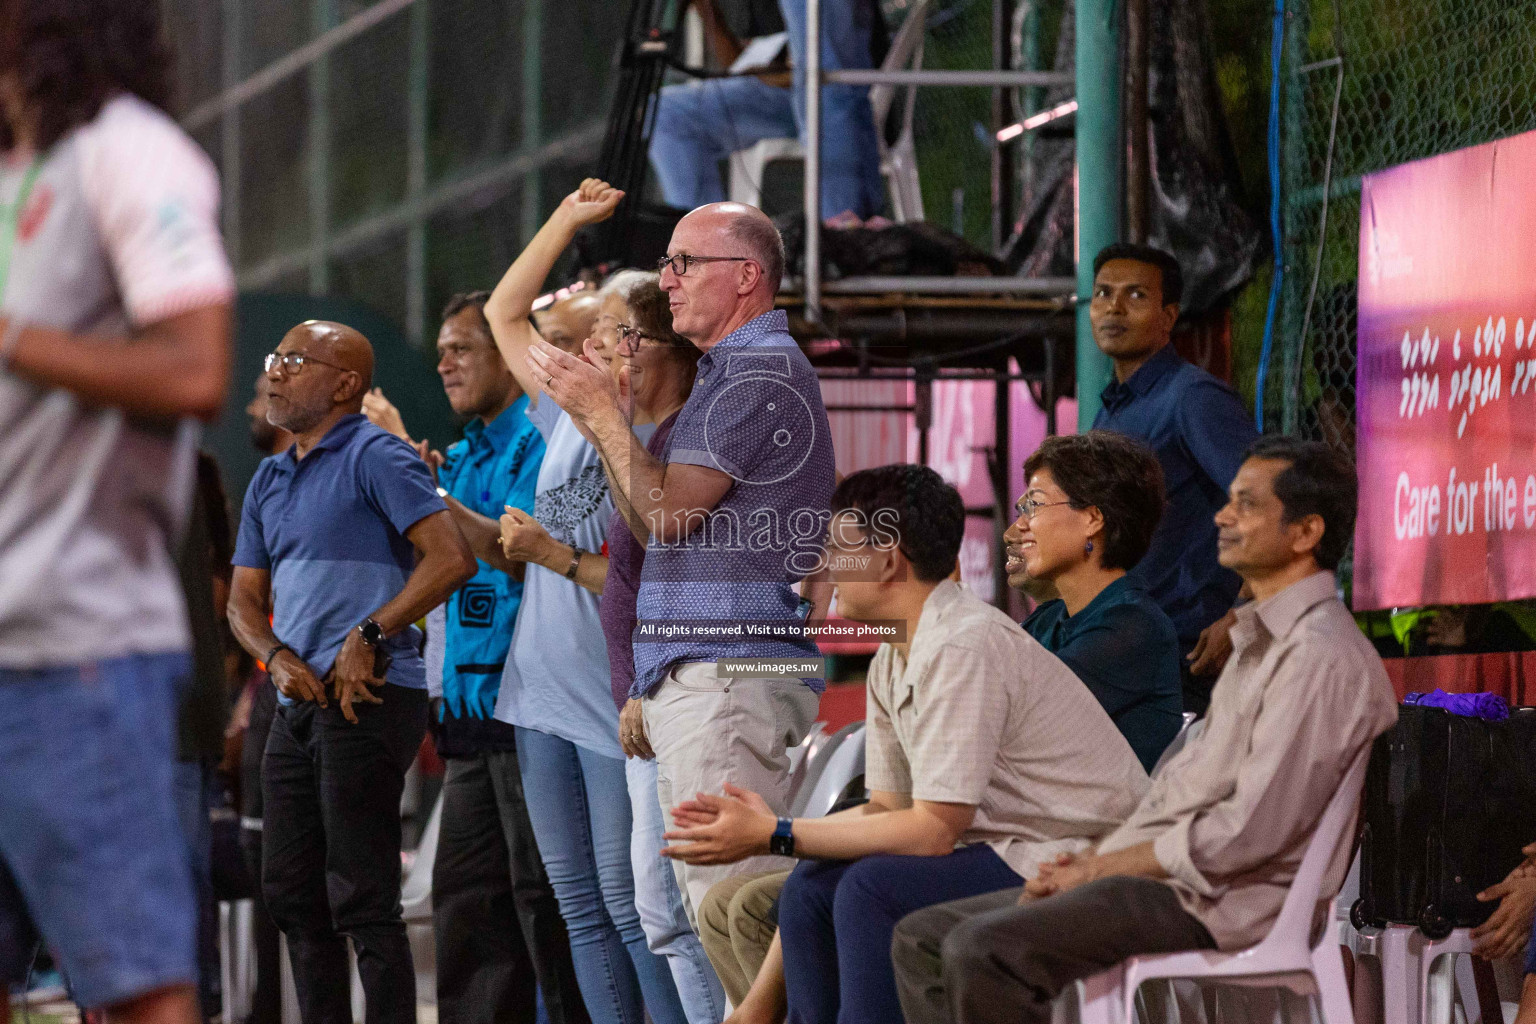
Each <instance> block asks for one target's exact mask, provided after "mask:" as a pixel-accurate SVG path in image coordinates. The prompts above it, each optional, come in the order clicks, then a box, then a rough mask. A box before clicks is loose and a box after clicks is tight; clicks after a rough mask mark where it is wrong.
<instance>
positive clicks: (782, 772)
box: [529, 203, 835, 918]
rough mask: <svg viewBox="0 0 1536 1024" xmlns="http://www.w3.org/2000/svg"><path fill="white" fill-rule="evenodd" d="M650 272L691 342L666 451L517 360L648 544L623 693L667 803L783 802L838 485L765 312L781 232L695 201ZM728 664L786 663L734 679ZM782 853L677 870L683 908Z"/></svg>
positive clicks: (811, 660) (816, 670)
mask: <svg viewBox="0 0 1536 1024" xmlns="http://www.w3.org/2000/svg"><path fill="white" fill-rule="evenodd" d="M660 266H661V287H662V288H663V289H664V290H665V291H666V292H667V294H668V297H669V299H670V305H671V309H672V325H673V328H674V329H675V330H676V331H677V333H678V334H681V335H682V336H683V337H685V338H687V339H688V340H689V341H691V342H693V344H694V345H696V346H697V347H698V348H699V349H700V350H702V351H703V352H704V356H703V358H702V359H700V360H699V370H698V378H697V381H696V383H695V384H694V388H693V392H692V394H691V395H690V396H689V398H688V402H687V404H686V405H684V406H683V408H682V410H681V411H680V412H679V413H678V415H677V422H676V424H675V425H674V427H673V428H672V435H671V437H670V438H668V442H667V448H666V452H665V454H664V456H663V458H662V459H660V460H658V459H656V458H655V457H653V456H652V455H651V454H650V453H649V452H648V451H646V449H645V446H644V445H643V444H641V443H640V441H639V439H638V438H636V437H635V435H634V433H633V432H632V431H631V430H630V429H629V425H628V423H627V422H625V419H624V416H623V413H622V409H621V403H620V401H619V395H618V394H617V393H616V391H615V386H614V385H611V384H610V383H609V378H608V377H607V375H605V374H603V373H601V372H599V371H598V370H596V369H595V368H594V367H591V366H589V365H587V364H585V363H582V362H581V361H579V360H577V359H575V358H573V357H571V356H568V355H566V354H564V353H562V352H559V351H558V350H556V349H554V348H553V347H551V346H538V347H536V348H535V349H534V350H533V352H532V353H530V357H529V358H530V361H531V363H532V364H533V366H534V367H535V370H536V372H537V373H538V374H539V375H540V376H542V377H545V378H546V379H547V381H548V383H547V385H546V387H545V390H546V391H549V392H550V393H551V394H552V395H553V396H554V397H555V399H556V401H558V402H559V403H560V406H561V407H562V408H564V409H565V410H566V411H567V412H569V413H570V414H571V416H572V417H573V418H574V419H575V420H576V421H577V423H579V424H580V425H581V426H582V429H583V430H584V432H586V433H587V434H588V435H589V436H590V437H592V438H593V439H594V442H595V444H596V445H597V447H598V450H599V451H600V452H601V453H602V457H603V459H604V460H605V461H606V462H607V463H608V465H609V466H610V467H611V468H612V471H613V472H612V474H611V475H612V478H613V480H614V481H615V483H616V484H617V485H618V486H617V491H621V492H622V493H617V491H616V494H615V498H616V500H617V502H618V505H619V508H620V509H621V510H622V511H623V512H624V514H625V517H626V519H627V520H628V521H629V523H630V527H631V529H633V530H635V532H636V535H637V536H648V537H649V546H648V548H647V553H646V559H645V568H644V570H643V573H642V575H641V582H640V597H639V618H640V622H639V625H638V626H637V627H636V635H635V682H634V687H633V689H632V690H631V694H630V695H631V696H632V697H639V698H643V699H644V709H645V714H644V721H643V729H644V737H643V738H644V739H647V740H649V743H650V746H651V748H652V749H653V750H654V751H655V752H656V763H657V767H658V773H657V774H658V785H657V792H658V798H659V799H660V801H661V805H662V808H663V810H664V812H667V813H670V811H671V808H672V806H673V805H674V804H676V803H677V802H678V801H680V800H683V799H688V798H691V797H692V796H693V795H694V794H695V793H697V792H720V787H721V786H722V784H724V783H730V784H733V785H736V786H740V787H742V788H744V789H751V790H753V791H754V792H757V793H760V794H762V796H763V797H764V798H765V799H767V800H768V801H769V803H770V804H773V805H774V806H775V808H776V809H777V810H780V811H782V810H784V803H785V799H786V797H787V795H788V792H787V791H788V784H789V774H788V768H789V761H788V758H787V756H786V754H785V750H786V747H787V746H792V745H794V744H795V743H798V742H799V741H800V739H801V737H802V736H804V734H805V732H806V730H807V729H808V728H809V726H810V724H811V722H812V720H813V719H814V718H815V715H816V709H817V705H818V704H819V702H820V693H821V691H822V689H823V688H824V685H825V683H824V680H823V678H822V671H821V669H820V666H819V658H818V656H817V655H818V652H817V648H816V645H815V643H814V642H813V641H812V640H810V639H808V638H807V637H806V636H805V635H804V634H803V632H802V630H803V625H804V619H805V615H804V612H803V611H802V604H801V601H800V598H799V595H797V594H796V593H795V590H794V585H795V584H796V583H798V582H799V581H800V580H801V579H802V578H804V577H805V576H806V575H807V574H809V573H811V572H814V571H816V570H817V569H819V568H820V566H821V562H822V560H823V555H822V548H823V542H824V538H825V533H826V524H827V521H828V519H829V518H830V501H831V496H832V489H833V486H834V483H835V470H834V466H833V459H832V441H831V435H830V432H829V430H828V425H827V413H826V408H825V406H824V405H823V404H822V399H821V388H820V383H819V381H818V380H817V378H816V373H815V371H814V370H813V369H812V368H811V365H810V362H809V361H808V360H807V359H806V358H805V355H804V353H802V352H801V351H800V349H799V348H798V347H797V346H796V345H795V343H794V340H793V339H792V338H791V337H790V336H789V332H788V322H787V320H786V318H785V315H784V313H783V312H781V311H778V310H775V309H774V308H773V299H774V295H775V293H776V292H777V291H778V285H779V281H780V280H781V279H782V277H783V275H784V243H783V241H782V240H781V239H780V238H779V234H778V231H777V230H776V229H775V228H774V226H773V223H772V222H771V221H769V220H768V218H767V217H766V216H764V215H763V213H762V211H760V210H757V209H755V208H753V207H750V206H744V205H741V204H739V203H715V204H711V205H709V206H701V207H699V208H698V209H697V210H694V211H693V212H692V213H690V214H688V216H686V217H684V218H683V219H682V220H681V221H680V222H679V223H678V225H677V229H676V230H675V231H674V232H673V234H672V242H671V245H670V247H669V249H668V255H667V257H666V258H664V259H663V260H662V261H661V264H660ZM724 658H751V659H754V660H756V661H759V662H774V661H777V662H779V663H780V664H781V665H782V666H784V669H785V670H784V671H783V672H782V673H781V674H774V672H775V670H774V669H769V668H766V667H765V668H762V669H759V670H754V671H750V672H748V673H747V674H745V675H736V676H731V675H729V674H727V670H726V667H725V666H721V665H719V664H717V663H718V662H719V661H720V660H721V659H724ZM796 662H799V663H798V664H797V663H796ZM630 727H631V728H632V727H633V726H630ZM781 864H787V862H785V861H783V860H782V858H771V857H756V858H750V859H748V860H746V861H742V862H739V863H737V864H731V865H712V866H703V865H685V864H679V865H678V866H677V868H678V875H679V880H680V881H681V882H682V883H683V885H682V889H683V893H684V899H685V902H686V903H687V907H688V912H689V916H690V918H693V917H694V912H695V909H696V908H697V907H698V906H699V904H700V903H701V902H702V900H703V898H704V894H705V892H707V891H708V889H709V887H710V885H712V884H713V883H714V882H716V881H718V880H719V879H720V878H722V877H725V876H726V875H730V874H740V873H747V872H758V871H763V870H772V869H773V868H775V867H778V866H780V865H781Z"/></svg>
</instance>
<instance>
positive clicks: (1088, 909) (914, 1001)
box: [891, 876, 1216, 1024]
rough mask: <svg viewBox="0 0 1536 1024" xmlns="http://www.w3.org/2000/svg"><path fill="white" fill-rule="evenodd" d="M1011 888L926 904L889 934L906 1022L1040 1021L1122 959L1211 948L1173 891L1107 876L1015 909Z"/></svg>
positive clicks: (1039, 1023) (1027, 1023) (1000, 1023)
mask: <svg viewBox="0 0 1536 1024" xmlns="http://www.w3.org/2000/svg"><path fill="white" fill-rule="evenodd" d="M1019 893H1020V890H1019V889H1012V890H1005V891H1002V892H997V893H991V894H988V895H985V896H979V897H976V898H973V899H967V900H957V901H955V902H953V903H944V904H941V905H939V906H936V907H929V908H928V909H926V910H920V911H918V912H916V913H914V914H911V915H909V916H908V917H906V918H905V919H903V920H902V922H901V923H900V924H899V925H897V927H896V934H895V937H894V939H893V941H892V944H891V956H892V958H893V960H894V961H895V965H896V981H897V986H898V988H899V990H900V993H901V1007H902V1010H903V1011H904V1013H905V1014H906V1019H907V1021H908V1024H994V1022H996V1024H1003V1022H1007V1024H1044V1022H1046V1021H1049V1020H1050V1019H1051V1003H1052V1002H1053V1001H1054V1000H1055V998H1056V996H1057V995H1058V994H1059V993H1060V992H1061V991H1062V990H1063V989H1065V988H1066V987H1067V986H1068V985H1070V984H1072V983H1073V982H1074V981H1077V980H1079V979H1081V978H1086V977H1089V976H1091V975H1094V974H1097V973H1098V972H1100V971H1103V970H1105V969H1107V968H1109V967H1113V966H1114V965H1115V964H1118V963H1120V962H1121V961H1122V960H1125V959H1126V958H1127V957H1132V956H1137V955H1139V954H1145V953H1175V952H1179V951H1180V950H1186V949H1213V948H1215V945H1216V944H1215V942H1213V941H1212V939H1211V936H1210V933H1209V932H1207V931H1206V930H1205V927H1204V926H1203V925H1201V924H1200V922H1199V921H1197V920H1195V918H1193V917H1191V916H1190V915H1189V914H1188V913H1186V912H1185V911H1184V908H1183V907H1181V906H1180V905H1179V900H1178V897H1177V896H1176V895H1175V894H1174V891H1173V890H1172V889H1171V888H1169V887H1168V886H1166V885H1164V884H1163V883H1162V882H1155V881H1152V880H1151V879H1146V878H1128V877H1120V876H1117V877H1112V878H1101V879H1099V880H1098V881H1095V882H1089V883H1087V884H1086V885H1081V886H1079V887H1077V888H1076V889H1072V890H1070V891H1069V892H1065V893H1062V894H1060V895H1058V896H1049V897H1046V898H1045V899H1041V900H1034V901H1032V902H1030V903H1027V904H1025V905H1024V906H1017V905H1016V903H1017V900H1018V897H1019Z"/></svg>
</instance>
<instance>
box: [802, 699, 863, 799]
mask: <svg viewBox="0 0 1536 1024" xmlns="http://www.w3.org/2000/svg"><path fill="white" fill-rule="evenodd" d="M863 727H864V725H863V723H862V722H853V723H851V724H849V725H845V726H843V727H842V728H841V729H839V730H837V732H834V733H832V734H831V735H828V734H827V733H826V732H825V731H823V733H822V735H821V737H820V739H819V740H818V742H817V743H816V744H815V746H814V747H813V748H812V749H811V750H810V752H809V753H808V754H807V755H806V760H807V763H806V768H805V777H804V778H802V779H801V780H800V785H799V788H798V789H796V790H795V791H794V792H793V793H791V794H790V796H789V799H788V801H787V803H788V805H789V814H790V817H794V818H802V817H805V814H806V810H805V808H806V804H807V802H808V801H809V800H810V798H811V793H812V791H813V790H815V789H816V783H817V782H818V781H820V779H821V773H822V772H823V771H825V770H826V767H827V762H828V761H830V760H831V758H832V755H833V754H834V753H836V752H837V748H838V747H840V746H842V745H843V743H844V742H845V741H846V740H847V739H848V737H849V736H851V735H853V733H854V732H856V731H858V730H860V729H862V728H863Z"/></svg>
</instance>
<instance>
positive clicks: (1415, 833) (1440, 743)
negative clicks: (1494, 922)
mask: <svg viewBox="0 0 1536 1024" xmlns="http://www.w3.org/2000/svg"><path fill="white" fill-rule="evenodd" d="M1533 743H1536V708H1516V709H1514V710H1513V711H1512V712H1511V714H1510V717H1509V718H1508V719H1507V720H1505V721H1502V722H1490V721H1486V720H1483V719H1480V718H1468V717H1465V716H1461V715H1453V714H1451V713H1449V712H1447V711H1444V710H1442V709H1440V708H1431V707H1420V706H1416V705H1404V706H1402V707H1401V708H1399V709H1398V721H1397V725H1396V726H1394V727H1393V728H1392V729H1391V730H1389V731H1388V732H1387V733H1385V734H1384V735H1382V736H1380V737H1378V738H1377V740H1376V744H1375V746H1374V748H1373V749H1372V751H1371V762H1370V767H1369V768H1368V769H1367V771H1366V777H1365V795H1364V801H1363V811H1362V815H1361V817H1362V822H1361V830H1360V832H1361V835H1360V899H1359V900H1357V901H1356V902H1355V905H1354V906H1353V907H1352V908H1351V911H1350V918H1351V920H1352V921H1353V923H1354V924H1355V927H1357V928H1360V927H1364V926H1366V925H1376V926H1380V925H1384V924H1387V923H1394V924H1412V925H1417V926H1418V927H1419V928H1420V930H1422V931H1423V932H1424V934H1425V935H1427V936H1429V937H1430V938H1435V939H1438V938H1444V937H1445V936H1447V935H1449V934H1450V933H1451V930H1452V929H1454V928H1469V927H1473V926H1475V925H1479V924H1482V923H1483V922H1484V921H1486V920H1487V919H1488V917H1489V915H1490V914H1492V913H1493V909H1494V907H1495V906H1496V904H1493V903H1479V902H1478V901H1477V894H1478V893H1479V892H1481V891H1482V890H1484V889H1486V888H1487V887H1488V886H1490V885H1493V884H1494V883H1496V882H1499V881H1502V880H1503V878H1504V876H1505V875H1507V874H1508V873H1509V872H1510V871H1511V870H1512V869H1513V868H1514V867H1515V866H1516V865H1517V864H1519V863H1520V861H1521V859H1522V856H1523V855H1522V854H1521V852H1520V848H1521V847H1522V846H1524V845H1526V844H1527V843H1530V842H1532V841H1536V814H1533V808H1536V754H1533Z"/></svg>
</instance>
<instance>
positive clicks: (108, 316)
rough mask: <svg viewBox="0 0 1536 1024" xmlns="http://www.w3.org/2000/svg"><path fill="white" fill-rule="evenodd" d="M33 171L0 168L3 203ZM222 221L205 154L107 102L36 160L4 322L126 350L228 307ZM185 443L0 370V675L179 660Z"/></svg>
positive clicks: (182, 433)
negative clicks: (209, 310)
mask: <svg viewBox="0 0 1536 1024" xmlns="http://www.w3.org/2000/svg"><path fill="white" fill-rule="evenodd" d="M31 166H32V159H31V158H30V157H29V156H26V155H18V154H10V155H8V156H7V157H6V158H5V159H4V160H3V161H0V203H8V204H10V203H15V202H16V201H17V200H18V198H19V197H20V196H21V192H22V188H23V183H24V181H25V180H26V179H27V178H28V177H29V175H28V170H29V168H30V167H31ZM218 207H219V190H218V178H217V175H216V174H215V172H214V169H213V166H212V164H211V163H210V162H209V161H208V159H207V157H205V156H204V155H203V153H202V151H201V150H199V149H198V148H197V146H196V145H195V144H194V143H193V142H192V140H191V139H189V138H188V137H187V136H186V135H185V134H184V133H183V132H182V131H181V129H180V128H178V127H177V126H176V124H175V123H174V122H173V121H171V120H170V118H168V117H166V116H165V115H164V114H162V113H161V112H160V111H158V110H156V109H155V108H153V107H151V106H150V105H148V104H147V103H144V102H143V101H141V100H139V99H137V98H134V97H131V96H126V95H124V96H118V97H116V98H114V99H112V100H110V101H109V102H107V103H106V104H105V105H104V106H103V107H102V109H101V112H100V113H99V114H98V115H97V116H96V118H95V119H94V120H93V121H91V122H90V123H88V124H86V125H82V126H81V127H79V128H76V129H74V130H73V131H71V132H70V133H69V134H68V135H66V136H65V137H64V138H63V139H61V140H60V141H59V142H57V143H56V144H55V145H54V146H53V147H52V148H51V149H50V150H49V151H48V152H47V153H45V154H43V155H42V157H41V158H40V163H39V164H38V170H37V173H36V176H35V182H34V184H33V187H32V188H31V190H30V191H29V192H28V194H27V196H26V197H25V199H24V202H23V203H22V208H21V210H20V214H19V217H18V228H17V232H16V237H15V239H14V245H13V248H12V256H11V263H10V268H9V274H8V275H7V280H6V283H5V291H4V294H3V295H0V313H3V314H4V315H5V316H6V317H14V318H17V319H19V320H21V321H22V322H25V323H33V324H40V325H47V326H51V327H57V328H60V329H62V330H66V331H71V332H74V333H78V334H99V335H101V336H102V337H103V338H104V339H114V338H115V339H121V338H123V337H125V336H126V335H127V334H129V333H130V332H131V331H132V330H134V329H136V328H142V327H145V326H147V325H150V324H153V323H156V322H158V321H161V320H165V319H167V318H169V317H172V316H175V315H177V314H179V313H184V312H187V311H190V310H193V309H198V308H202V307H206V306H210V305H216V304H220V303H225V302H228V301H230V300H231V298H232V297H233V294H234V279H233V275H232V273H231V271H230V267H229V261H228V260H227V258H226V257H225V255H224V247H223V243H222V241H221V240H220V237H219V230H218ZM0 230H3V229H0ZM102 344H103V345H115V344H122V342H121V341H116V340H104V341H103V342H102ZM197 435H198V431H197V429H196V426H195V425H194V424H193V423H191V422H190V421H187V422H184V423H181V424H176V423H146V422H142V421H137V420H133V419H131V418H130V417H128V416H127V415H126V414H125V413H124V412H123V411H122V410H120V409H111V408H93V407H90V406H87V405H86V404H85V403H84V402H83V401H81V400H80V399H79V398H77V397H76V396H75V395H74V394H72V393H70V392H68V391H64V390H62V389H58V388H48V387H41V386H38V385H36V384H33V383H30V382H28V381H26V380H23V379H21V378H20V377H18V376H16V375H15V374H12V373H10V372H7V371H5V370H0V668H36V667H45V666H56V665H70V664H82V663H86V662H91V661H97V660H101V659H105V658H112V657H120V656H123V655H127V654H152V653H162V652H167V651H177V650H184V649H186V648H187V646H188V643H189V637H188V632H187V622H186V610H185V607H184V605H183V600H182V596H181V589H180V586H179V585H178V583H177V576H176V569H175V567H174V565H173V564H172V559H171V554H170V547H171V541H172V538H173V537H174V536H175V535H176V533H177V532H178V531H179V528H180V525H181V523H182V522H183V520H184V519H185V516H186V512H187V505H188V502H189V500H190V496H191V484H192V471H193V459H194V454H195V447H196V442H197Z"/></svg>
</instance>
